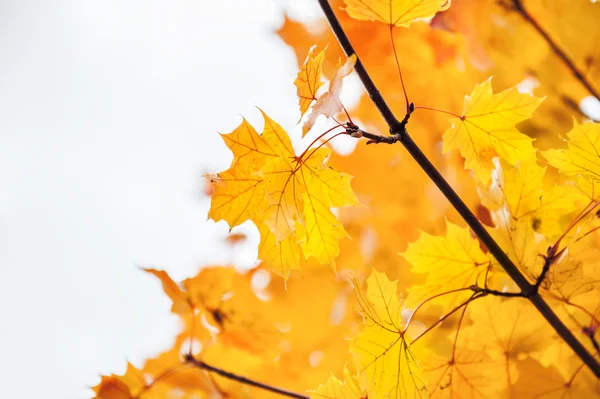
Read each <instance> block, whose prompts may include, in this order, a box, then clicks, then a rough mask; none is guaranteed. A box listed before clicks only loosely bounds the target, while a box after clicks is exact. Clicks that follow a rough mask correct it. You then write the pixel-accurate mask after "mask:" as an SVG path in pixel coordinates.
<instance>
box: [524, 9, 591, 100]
mask: <svg viewBox="0 0 600 399" xmlns="http://www.w3.org/2000/svg"><path fill="white" fill-rule="evenodd" d="M512 3H513V9H514V10H515V11H516V12H517V13H518V14H519V15H520V16H521V17H523V19H524V20H525V21H526V22H527V23H528V24H529V25H531V27H532V28H533V29H535V30H536V32H537V33H538V34H539V35H540V36H542V37H543V38H544V40H545V41H546V43H548V46H550V48H551V49H552V51H553V52H554V54H556V55H557V57H558V58H560V60H561V61H562V62H563V63H564V64H565V66H566V67H567V68H569V70H570V71H571V73H572V74H573V76H574V77H575V79H577V80H578V81H579V82H580V83H581V84H582V85H583V86H584V87H585V88H586V89H587V91H589V92H590V94H591V95H593V96H594V97H596V98H597V99H598V100H600V92H598V91H597V90H596V89H595V88H594V87H592V84H591V83H590V82H589V81H588V80H587V78H586V77H585V74H584V73H583V72H582V71H581V70H580V69H579V68H578V67H577V65H575V62H574V61H573V60H571V58H569V56H568V55H567V53H566V52H565V51H564V50H563V49H562V48H560V47H559V45H558V44H557V43H556V42H555V41H554V39H552V38H551V37H550V35H549V34H548V32H546V31H545V30H544V28H542V26H541V25H540V24H539V23H538V22H537V21H536V19H535V18H534V17H533V16H532V15H531V14H530V13H529V12H528V11H527V10H526V9H525V7H523V1H522V0H512Z"/></svg>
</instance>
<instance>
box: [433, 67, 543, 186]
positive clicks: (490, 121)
mask: <svg viewBox="0 0 600 399" xmlns="http://www.w3.org/2000/svg"><path fill="white" fill-rule="evenodd" d="M542 100H543V99H540V98H535V97H533V96H531V95H529V94H522V93H519V91H518V90H517V89H516V88H511V89H507V90H504V91H502V92H500V93H497V94H493V93H492V80H491V78H490V79H488V80H486V81H485V82H483V83H481V84H478V85H477V86H475V89H474V90H473V93H472V94H471V95H470V96H467V97H465V105H464V110H463V114H462V115H461V116H460V117H458V118H455V119H452V127H451V128H450V129H448V131H447V132H446V133H445V134H444V152H448V151H451V150H455V149H459V150H460V153H461V155H462V156H463V157H464V158H465V169H471V170H472V171H473V173H474V174H475V177H476V178H477V179H478V180H479V181H481V183H483V184H484V185H487V184H488V183H489V181H490V179H491V172H492V170H493V169H494V166H493V163H492V159H493V158H494V157H496V156H498V157H500V158H502V159H504V160H505V161H506V162H508V163H509V164H511V165H515V164H516V163H517V161H523V162H526V161H533V160H535V153H536V150H535V149H534V148H533V146H532V145H531V142H532V141H533V140H532V139H531V138H529V137H527V136H526V135H524V134H522V133H520V132H519V131H518V130H517V128H516V127H515V125H516V124H517V123H519V122H521V121H523V120H525V119H527V118H530V117H531V114H532V113H533V111H534V110H535V109H536V108H537V106H538V105H539V104H540V103H541V102H542Z"/></svg>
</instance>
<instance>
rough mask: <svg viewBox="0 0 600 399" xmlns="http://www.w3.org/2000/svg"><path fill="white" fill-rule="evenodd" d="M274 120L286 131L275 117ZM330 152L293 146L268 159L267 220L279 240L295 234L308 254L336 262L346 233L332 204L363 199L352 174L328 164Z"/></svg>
mask: <svg viewBox="0 0 600 399" xmlns="http://www.w3.org/2000/svg"><path fill="white" fill-rule="evenodd" d="M267 118H268V117H267V116H265V119H266V120H267ZM269 125H270V126H271V127H272V129H274V130H276V131H281V132H283V129H282V128H281V127H280V126H279V125H277V124H276V123H275V122H274V121H272V120H270V122H269ZM330 153H331V150H329V149H327V148H324V147H321V148H316V149H309V150H307V151H306V152H305V153H304V154H303V155H302V156H301V157H300V156H296V154H295V152H294V151H293V150H292V149H288V152H287V154H286V156H281V157H278V158H277V159H275V160H273V161H272V162H269V163H268V164H267V165H266V166H265V167H263V168H262V169H261V173H262V175H263V179H264V182H265V188H266V191H267V197H268V199H269V207H268V208H267V211H266V213H265V222H266V223H267V225H268V226H269V228H270V229H271V231H272V232H273V234H274V235H275V237H276V238H277V240H278V242H279V241H281V240H286V239H289V238H290V237H291V236H294V235H296V237H297V239H298V241H299V242H300V243H302V249H303V252H304V256H305V258H306V257H308V256H314V257H315V258H316V259H317V260H318V261H319V262H321V263H328V264H330V265H333V264H334V263H335V258H336V257H337V255H338V253H339V244H338V241H339V239H340V238H342V237H345V236H346V235H347V233H346V232H345V230H344V228H343V227H342V225H341V223H340V222H339V221H337V218H335V216H334V215H333V213H332V212H331V209H330V208H332V207H340V206H352V205H358V204H359V202H358V200H357V199H356V196H355V195H354V193H353V192H352V189H351V187H350V180H351V177H350V176H349V175H347V174H344V173H340V172H336V171H334V170H333V169H330V168H328V167H326V166H325V164H324V162H325V159H326V158H327V157H328V156H329V154H330ZM297 226H299V228H298V231H296V227H297Z"/></svg>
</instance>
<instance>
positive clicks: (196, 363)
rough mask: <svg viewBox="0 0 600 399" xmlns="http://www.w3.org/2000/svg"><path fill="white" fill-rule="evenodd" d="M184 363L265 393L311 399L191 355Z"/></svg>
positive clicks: (185, 357) (297, 398) (187, 355)
mask: <svg viewBox="0 0 600 399" xmlns="http://www.w3.org/2000/svg"><path fill="white" fill-rule="evenodd" d="M184 361H185V362H186V363H187V364H191V365H194V366H196V367H198V368H200V369H202V370H206V371H210V372H212V373H215V374H218V375H220V376H221V377H224V378H228V379H230V380H234V381H237V382H240V383H242V384H246V385H250V386H253V387H256V388H260V389H264V390H265V391H269V392H273V393H277V394H279V395H282V396H287V397H288V398H296V399H310V398H309V397H308V396H307V395H301V394H299V393H296V392H291V391H287V390H285V389H281V388H277V387H274V386H271V385H267V384H263V383H262V382H258V381H254V380H251V379H249V378H246V377H242V376H240V375H237V374H233V373H230V372H229V371H225V370H222V369H220V368H217V367H214V366H211V365H209V364H206V363H204V362H203V361H202V360H199V359H196V358H195V357H194V356H192V355H190V354H189V353H188V354H186V355H185V356H184Z"/></svg>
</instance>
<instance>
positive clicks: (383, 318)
mask: <svg viewBox="0 0 600 399" xmlns="http://www.w3.org/2000/svg"><path fill="white" fill-rule="evenodd" d="M353 285H354V291H355V293H356V298H357V301H358V304H359V306H360V309H361V313H362V315H363V318H364V320H365V326H364V327H363V328H362V330H361V331H360V333H359V334H358V335H357V336H356V337H355V338H354V339H353V340H352V342H351V344H350V352H351V353H352V355H353V356H354V361H355V363H356V366H357V368H358V370H359V372H360V374H361V378H360V381H361V387H362V388H365V389H366V391H367V395H368V397H369V399H380V398H395V399H408V398H427V397H428V396H429V395H428V393H427V386H426V383H425V379H424V377H423V372H422V371H421V367H420V366H419V363H418V362H417V360H416V359H415V357H414V355H413V353H412V350H411V348H410V345H409V343H408V342H407V341H406V339H405V334H404V331H403V328H402V324H401V323H402V317H401V313H400V312H401V308H402V306H401V303H400V301H399V300H398V296H397V292H396V291H397V288H396V286H397V283H396V281H390V280H388V278H387V276H386V275H385V273H379V272H377V271H375V270H373V271H372V272H371V275H370V276H369V278H368V279H367V293H366V295H365V294H363V293H362V291H361V290H360V283H359V282H358V280H356V279H354V280H353Z"/></svg>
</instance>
